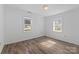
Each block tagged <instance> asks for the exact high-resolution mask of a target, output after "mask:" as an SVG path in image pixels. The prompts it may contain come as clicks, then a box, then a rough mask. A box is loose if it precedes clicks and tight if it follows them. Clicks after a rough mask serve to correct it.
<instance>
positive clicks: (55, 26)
mask: <svg viewBox="0 0 79 59" xmlns="http://www.w3.org/2000/svg"><path fill="white" fill-rule="evenodd" d="M53 31H54V32H62V23H61V22H60V21H53Z"/></svg>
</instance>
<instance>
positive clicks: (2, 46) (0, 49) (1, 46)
mask: <svg viewBox="0 0 79 59" xmlns="http://www.w3.org/2000/svg"><path fill="white" fill-rule="evenodd" d="M3 48H4V45H0V54H1V52H2V50H3Z"/></svg>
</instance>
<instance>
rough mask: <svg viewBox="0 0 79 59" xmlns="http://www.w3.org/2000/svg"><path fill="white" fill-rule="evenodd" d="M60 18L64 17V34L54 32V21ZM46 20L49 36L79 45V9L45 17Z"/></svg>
mask: <svg viewBox="0 0 79 59" xmlns="http://www.w3.org/2000/svg"><path fill="white" fill-rule="evenodd" d="M58 16H61V17H62V23H63V32H61V33H56V32H53V31H52V25H53V20H54V19H55V17H58ZM44 19H45V20H46V24H45V25H46V35H47V36H49V37H52V38H56V39H59V40H62V41H66V42H71V43H74V44H78V45H79V8H76V9H73V10H70V11H67V12H63V13H60V14H57V15H52V16H48V17H44Z"/></svg>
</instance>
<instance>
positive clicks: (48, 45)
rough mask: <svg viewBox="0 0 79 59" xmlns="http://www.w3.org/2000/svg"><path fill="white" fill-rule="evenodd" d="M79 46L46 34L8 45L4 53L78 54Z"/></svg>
mask: <svg viewBox="0 0 79 59" xmlns="http://www.w3.org/2000/svg"><path fill="white" fill-rule="evenodd" d="M78 53H79V46H78V45H75V44H71V43H67V42H63V41H60V40H56V39H53V38H49V37H46V36H42V37H38V38H34V39H30V40H26V41H22V42H17V43H13V44H9V45H6V46H5V47H4V48H3V51H2V54H78Z"/></svg>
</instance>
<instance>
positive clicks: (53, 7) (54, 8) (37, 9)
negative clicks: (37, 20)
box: [11, 4, 79, 16]
mask: <svg viewBox="0 0 79 59" xmlns="http://www.w3.org/2000/svg"><path fill="white" fill-rule="evenodd" d="M11 6H14V7H18V8H20V9H23V10H25V11H27V10H28V11H31V12H33V13H37V14H40V15H43V16H49V15H54V14H57V13H61V12H65V11H68V10H71V9H74V8H76V7H79V5H78V4H48V10H47V11H44V10H43V9H42V6H43V4H42V5H41V4H14V5H11Z"/></svg>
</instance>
